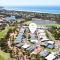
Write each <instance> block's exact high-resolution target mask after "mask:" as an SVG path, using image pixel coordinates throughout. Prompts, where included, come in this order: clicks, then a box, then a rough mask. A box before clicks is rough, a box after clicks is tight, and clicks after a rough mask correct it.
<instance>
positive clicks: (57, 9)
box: [5, 6, 60, 14]
mask: <svg viewBox="0 0 60 60" xmlns="http://www.w3.org/2000/svg"><path fill="white" fill-rule="evenodd" d="M5 9H7V10H15V11H29V12H39V13H52V14H60V6H7V7H5Z"/></svg>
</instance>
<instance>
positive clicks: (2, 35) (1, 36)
mask: <svg viewBox="0 0 60 60" xmlns="http://www.w3.org/2000/svg"><path fill="white" fill-rule="evenodd" d="M8 30H9V26H7V27H6V28H5V30H2V31H1V32H0V39H1V38H4V37H5V35H6V33H7V32H8Z"/></svg>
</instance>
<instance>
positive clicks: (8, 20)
mask: <svg viewBox="0 0 60 60" xmlns="http://www.w3.org/2000/svg"><path fill="white" fill-rule="evenodd" d="M4 20H5V21H7V22H13V21H15V20H16V19H15V16H10V17H5V18H4Z"/></svg>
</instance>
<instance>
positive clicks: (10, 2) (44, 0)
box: [0, 0, 60, 6]
mask: <svg viewBox="0 0 60 60" xmlns="http://www.w3.org/2000/svg"><path fill="white" fill-rule="evenodd" d="M0 6H60V0H0Z"/></svg>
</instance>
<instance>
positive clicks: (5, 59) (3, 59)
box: [0, 50, 12, 60]
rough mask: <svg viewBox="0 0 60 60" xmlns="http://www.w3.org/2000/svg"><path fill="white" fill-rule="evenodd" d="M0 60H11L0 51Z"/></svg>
mask: <svg viewBox="0 0 60 60" xmlns="http://www.w3.org/2000/svg"><path fill="white" fill-rule="evenodd" d="M0 60H12V59H11V58H10V56H9V54H7V53H5V52H3V51H1V50H0Z"/></svg>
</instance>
